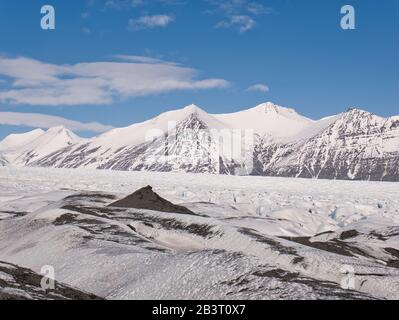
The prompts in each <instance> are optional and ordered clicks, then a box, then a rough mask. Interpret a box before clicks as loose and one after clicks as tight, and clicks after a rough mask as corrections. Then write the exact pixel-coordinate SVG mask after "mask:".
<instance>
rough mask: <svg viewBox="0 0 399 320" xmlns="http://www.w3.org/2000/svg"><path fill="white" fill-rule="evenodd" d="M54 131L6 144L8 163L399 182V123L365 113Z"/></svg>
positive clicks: (238, 116) (203, 116)
mask: <svg viewBox="0 0 399 320" xmlns="http://www.w3.org/2000/svg"><path fill="white" fill-rule="evenodd" d="M51 130H53V131H56V132H57V134H56V138H54V137H53V136H54V132H53V133H51V132H46V133H42V134H38V133H35V134H38V137H36V138H35V139H33V140H32V141H29V139H31V137H32V136H34V135H35V134H33V133H30V134H27V135H26V136H23V135H22V136H11V137H9V138H7V139H6V140H5V141H3V142H2V143H1V144H0V148H1V146H2V145H3V149H5V150H4V151H3V152H2V153H3V155H4V157H5V159H6V160H8V162H9V163H12V164H14V165H28V166H40V167H58V168H81V167H85V168H96V169H114V170H130V171H137V170H139V171H143V170H145V171H185V172H196V173H215V174H216V173H221V174H252V175H270V176H285V177H306V178H327V179H361V180H389V181H399V117H392V118H381V117H378V116H376V115H373V114H371V113H369V112H366V111H362V110H359V109H350V110H348V111H347V112H344V113H342V114H339V115H336V116H331V117H327V118H323V119H321V120H318V121H314V120H311V119H308V118H306V117H303V116H301V115H299V114H298V113H296V112H295V111H294V110H293V109H289V108H284V107H281V106H277V105H274V104H272V103H270V102H268V103H265V104H261V105H259V106H256V107H255V108H252V109H248V110H244V111H241V112H237V113H232V114H223V115H211V114H208V113H207V112H205V111H204V110H202V109H201V108H199V107H197V106H195V105H190V106H187V107H185V108H183V109H180V110H175V111H170V112H166V113H163V114H161V115H159V116H158V117H156V118H154V119H151V120H148V121H145V122H143V123H138V124H134V125H132V126H129V127H126V128H117V129H113V130H111V131H109V132H106V133H105V134H103V135H100V136H99V137H95V138H92V139H89V140H82V139H79V138H78V137H76V136H74V135H73V134H72V133H71V132H68V131H66V130H65V129H62V130H60V129H51ZM51 130H49V131H51ZM45 137H46V138H45ZM49 140H51V143H50V142H49ZM27 141H28V142H27ZM24 142H26V144H24ZM4 146H6V147H7V148H5V147H4ZM0 152H1V149H0Z"/></svg>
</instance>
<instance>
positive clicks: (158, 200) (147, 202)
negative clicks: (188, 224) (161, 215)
mask: <svg viewBox="0 0 399 320" xmlns="http://www.w3.org/2000/svg"><path fill="white" fill-rule="evenodd" d="M109 207H117V208H132V209H146V210H153V211H161V212H172V213H182V214H194V212H192V211H191V210H189V209H187V208H186V207H183V206H178V205H175V204H173V203H172V202H169V201H168V200H166V199H164V198H162V197H160V196H159V195H158V194H156V193H155V192H154V191H153V190H152V187H151V186H147V187H145V188H142V189H140V190H137V191H136V192H134V193H133V194H131V195H130V196H127V197H126V198H124V199H122V200H119V201H116V202H114V203H111V204H110V205H109Z"/></svg>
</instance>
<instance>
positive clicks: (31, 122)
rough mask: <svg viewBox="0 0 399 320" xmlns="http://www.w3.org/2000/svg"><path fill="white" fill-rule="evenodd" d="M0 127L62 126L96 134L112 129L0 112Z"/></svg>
mask: <svg viewBox="0 0 399 320" xmlns="http://www.w3.org/2000/svg"><path fill="white" fill-rule="evenodd" d="M0 125H9V126H22V127H30V128H42V129H48V128H52V127H57V126H64V127H65V128H68V129H70V130H72V131H90V132H96V133H100V132H105V131H108V130H110V129H112V128H113V127H112V126H107V125H103V124H101V123H97V122H90V123H82V122H79V121H74V120H68V119H65V118H62V117H57V116H50V115H45V114H40V113H20V112H0Z"/></svg>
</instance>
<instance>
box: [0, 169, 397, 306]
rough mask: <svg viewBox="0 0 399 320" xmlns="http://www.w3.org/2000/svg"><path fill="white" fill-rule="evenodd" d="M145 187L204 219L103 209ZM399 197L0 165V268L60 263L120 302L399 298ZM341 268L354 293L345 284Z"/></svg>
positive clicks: (245, 180) (62, 276)
mask: <svg viewBox="0 0 399 320" xmlns="http://www.w3.org/2000/svg"><path fill="white" fill-rule="evenodd" d="M147 185H152V186H153V188H154V191H155V192H157V193H158V194H159V195H161V196H162V197H164V198H166V199H168V200H170V201H172V202H174V203H176V204H182V205H185V206H187V207H188V208H189V209H190V210H192V211H193V212H195V213H196V214H198V215H197V216H192V215H178V214H173V213H162V212H155V211H148V210H134V209H130V210H129V209H126V210H121V209H119V210H116V209H112V208H107V207H106V205H107V204H108V203H110V202H112V197H115V198H122V197H124V196H126V195H127V194H130V193H132V192H133V191H135V190H137V189H139V188H141V187H144V186H147ZM398 192H399V185H398V184H397V183H378V182H350V181H325V180H306V179H285V178H265V177H234V176H215V175H206V174H197V175H195V174H183V173H145V172H116V171H96V170H88V169H85V170H82V169H77V170H68V169H39V168H15V167H1V168H0V212H3V213H7V214H8V215H5V216H3V217H0V260H2V261H8V262H11V263H14V264H17V265H20V266H23V267H28V268H31V269H33V270H34V271H36V272H39V271H40V268H41V267H42V266H43V265H53V266H54V267H55V269H56V277H57V280H59V281H61V282H63V283H66V284H68V285H70V286H72V287H76V288H79V289H81V290H84V291H88V292H92V293H95V294H97V295H99V296H102V297H106V298H111V299H190V298H192V299H207V298H208V299H222V298H242V299H284V298H285V299H287V298H288V299H298V298H302V299H337V298H338V299H339V298H341V299H351V298H370V297H374V298H389V299H398V298H399V270H398V269H397V268H396V267H393V266H392V267H391V266H388V263H389V262H390V261H391V260H394V259H395V257H394V256H392V255H391V254H389V253H388V252H386V251H384V249H385V248H394V249H399V236H398V235H397V234H398V232H397V231H395V230H399V198H398V197H397V194H398ZM90 194H93V195H95V196H90ZM79 197H80V198H79ZM101 197H103V198H101ZM77 199H80V200H77ZM66 205H67V206H66ZM79 208H81V209H79ZM82 209H83V210H82ZM90 212H93V214H91V213H90ZM17 213H19V214H17ZM71 213H72V214H73V215H72V216H66V217H68V219H69V220H70V222H68V221H69V220H68V219H67V220H66V222H64V223H60V222H58V223H56V222H57V221H59V220H60V219H62V218H63V217H65V214H67V215H68V214H71ZM395 228H398V229H395ZM353 229H355V230H357V231H358V232H359V233H360V234H359V235H354V236H353V235H352V236H351V237H350V238H349V239H348V240H345V241H346V242H344V245H345V246H348V247H349V249H348V250H353V248H355V249H356V250H361V251H353V252H355V254H350V255H343V254H338V253H334V252H330V251H328V250H327V251H326V250H324V249H317V248H313V247H311V246H310V245H302V244H300V243H298V242H295V241H293V240H289V239H288V238H286V237H310V240H309V241H310V243H312V242H324V243H330V244H331V243H335V242H334V241H336V240H335V239H338V240H339V239H340V237H341V235H342V233H343V232H345V231H351V230H353ZM325 232H328V233H325ZM320 233H322V234H320ZM282 237H285V238H282ZM342 241H343V240H342ZM341 243H342V242H341ZM344 248H347V247H344ZM344 266H350V267H352V268H353V269H354V271H355V272H356V276H355V279H356V288H355V290H356V291H348V290H343V289H341V288H340V284H341V281H342V279H343V277H344V275H343V274H342V271H341V270H342V267H344Z"/></svg>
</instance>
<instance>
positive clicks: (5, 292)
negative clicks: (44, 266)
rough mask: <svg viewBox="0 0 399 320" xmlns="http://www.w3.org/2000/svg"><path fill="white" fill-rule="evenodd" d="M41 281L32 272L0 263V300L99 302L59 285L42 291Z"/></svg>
mask: <svg viewBox="0 0 399 320" xmlns="http://www.w3.org/2000/svg"><path fill="white" fill-rule="evenodd" d="M41 281H42V276H41V275H39V274H37V273H35V272H33V271H32V270H29V269H26V268H22V267H19V266H17V265H14V264H10V263H6V262H1V261H0V300H101V298H99V297H97V296H95V295H93V294H89V293H85V292H82V291H79V290H77V289H74V288H71V287H68V286H66V285H63V284H60V283H56V284H55V289H54V290H44V289H42V287H41Z"/></svg>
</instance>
